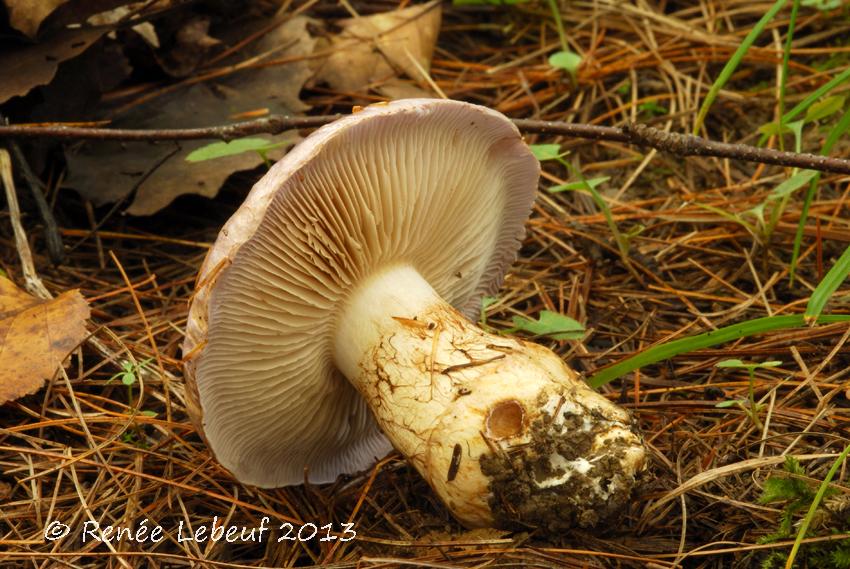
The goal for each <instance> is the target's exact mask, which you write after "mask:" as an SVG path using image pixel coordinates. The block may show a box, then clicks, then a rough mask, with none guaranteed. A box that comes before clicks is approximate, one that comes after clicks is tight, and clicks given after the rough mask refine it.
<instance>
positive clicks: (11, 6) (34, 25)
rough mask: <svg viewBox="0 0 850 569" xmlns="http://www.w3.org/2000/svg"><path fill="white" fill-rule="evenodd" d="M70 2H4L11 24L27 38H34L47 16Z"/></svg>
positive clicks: (23, 0) (37, 0)
mask: <svg viewBox="0 0 850 569" xmlns="http://www.w3.org/2000/svg"><path fill="white" fill-rule="evenodd" d="M66 2H68V0H4V3H5V4H6V9H7V10H9V24H10V25H11V26H12V27H13V28H15V29H16V30H18V31H19V32H22V33H23V34H24V35H26V36H27V37H31V38H34V37H35V36H36V34H38V28H39V27H40V26H41V23H42V22H43V21H44V19H45V18H47V16H49V15H50V14H52V13H53V11H54V10H56V8H58V7H59V6H61V5H62V4H65V3H66Z"/></svg>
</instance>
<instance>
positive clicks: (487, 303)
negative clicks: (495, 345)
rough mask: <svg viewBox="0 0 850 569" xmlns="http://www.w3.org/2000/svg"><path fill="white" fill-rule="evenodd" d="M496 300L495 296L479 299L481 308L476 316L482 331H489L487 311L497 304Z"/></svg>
mask: <svg viewBox="0 0 850 569" xmlns="http://www.w3.org/2000/svg"><path fill="white" fill-rule="evenodd" d="M498 300H499V299H498V298H496V297H495V296H482V297H481V308H480V311H479V314H478V323H479V324H480V325H481V327H482V328H483V329H484V330H486V331H488V332H489V331H490V325H489V324H487V309H488V308H490V307H491V306H493V305H494V304H495V303H496V302H498Z"/></svg>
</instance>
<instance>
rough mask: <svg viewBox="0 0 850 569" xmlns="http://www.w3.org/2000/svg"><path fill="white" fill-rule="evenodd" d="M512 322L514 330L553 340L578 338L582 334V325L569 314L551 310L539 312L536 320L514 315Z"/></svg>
mask: <svg viewBox="0 0 850 569" xmlns="http://www.w3.org/2000/svg"><path fill="white" fill-rule="evenodd" d="M513 322H514V327H515V329H516V330H521V331H523V332H528V333H530V334H534V335H535V336H548V337H550V338H552V339H554V340H579V339H581V338H582V336H584V326H582V325H581V324H580V323H578V322H576V321H575V320H573V319H572V318H570V317H569V316H564V315H563V314H560V313H558V312H552V311H551V310H543V311H542V312H540V316H539V319H538V320H532V319H530V318H527V317H525V316H514V318H513Z"/></svg>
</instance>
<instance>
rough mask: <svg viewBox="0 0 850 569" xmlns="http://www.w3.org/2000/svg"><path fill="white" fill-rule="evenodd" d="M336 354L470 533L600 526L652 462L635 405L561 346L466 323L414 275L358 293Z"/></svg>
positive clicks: (395, 275)
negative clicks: (571, 360) (605, 392)
mask: <svg viewBox="0 0 850 569" xmlns="http://www.w3.org/2000/svg"><path fill="white" fill-rule="evenodd" d="M335 350H336V351H335V357H336V363H337V366H338V367H339V368H340V370H341V371H342V372H343V373H344V374H345V375H346V377H348V379H349V380H350V381H351V382H352V383H353V384H354V385H355V387H357V389H358V390H359V391H360V393H361V394H362V395H363V397H364V398H365V399H366V401H367V402H368V403H369V405H370V407H371V409H372V411H373V413H374V415H375V417H376V419H377V421H378V423H379V425H380V426H381V428H382V429H383V431H384V433H385V434H386V435H387V437H388V438H389V439H390V441H391V442H392V443H393V445H394V446H395V447H396V448H397V449H398V450H399V451H401V452H402V453H403V454H404V455H405V456H406V457H407V458H408V460H409V461H410V462H411V463H412V464H413V465H414V466H415V467H416V469H417V470H418V471H419V472H420V473H421V474H422V475H423V477H424V478H425V479H426V480H427V481H428V482H429V484H430V485H431V487H432V488H433V489H434V490H435V492H436V493H437V494H438V495H439V496H440V498H441V499H442V500H443V502H444V503H445V504H446V505H447V506H448V508H449V509H450V510H451V511H452V513H453V514H454V515H455V516H456V517H457V518H458V519H459V520H460V521H461V522H462V523H464V524H465V525H467V526H469V527H483V526H493V525H500V526H520V527H541V526H542V527H546V528H547V529H548V530H550V531H562V530H564V529H567V528H569V527H572V526H576V525H577V526H583V527H587V526H592V525H595V524H596V523H597V522H599V521H601V520H603V519H605V518H606V517H609V516H610V515H612V514H613V513H615V512H617V511H618V510H620V509H621V508H622V507H623V506H624V505H625V504H627V502H628V497H629V495H630V492H631V490H632V487H633V486H634V484H635V480H636V476H637V475H638V473H639V472H640V471H641V470H642V469H643V467H644V463H645V457H646V452H645V447H644V445H643V441H642V440H641V438H640V436H639V435H638V434H637V432H636V431H635V429H634V427H633V423H632V420H631V417H630V416H629V414H628V413H627V412H626V411H625V410H623V409H621V408H619V407H617V406H616V405H614V404H613V403H611V402H610V401H608V400H607V399H606V398H604V397H602V396H601V395H599V394H597V393H596V392H594V391H592V390H591V389H589V388H588V387H587V386H586V385H585V384H584V382H583V381H581V379H580V378H579V377H578V376H577V375H576V374H575V372H573V371H572V370H571V369H570V368H568V367H567V366H566V365H564V364H563V362H562V361H561V359H560V358H559V357H558V356H557V355H555V354H554V353H553V352H551V351H550V350H548V349H546V348H543V347H541V346H538V345H536V344H530V343H527V342H523V341H520V340H517V339H514V338H507V337H503V336H496V335H493V334H489V333H487V332H485V331H483V330H481V329H480V328H478V327H477V326H475V325H474V324H472V323H471V322H469V321H468V320H467V319H466V318H464V317H463V316H462V315H461V314H460V313H459V312H458V311H457V310H455V309H454V308H452V307H451V305H449V304H448V303H446V302H445V301H444V300H442V299H441V298H440V297H439V295H438V294H437V293H436V292H435V291H434V290H433V289H432V288H431V287H430V286H429V285H428V283H427V282H426V281H425V280H424V279H423V278H422V277H421V275H419V273H418V272H417V271H416V270H414V269H413V268H411V267H408V266H401V267H393V268H390V269H388V270H386V271H384V272H382V273H380V274H378V275H376V276H374V277H372V278H371V279H369V280H368V281H367V282H366V284H365V285H363V286H361V288H360V289H358V290H357V291H356V292H355V294H354V295H353V297H352V298H351V300H350V302H349V304H348V307H347V309H346V310H345V312H344V313H343V315H342V317H341V319H340V322H339V325H338V329H337V336H336V345H335Z"/></svg>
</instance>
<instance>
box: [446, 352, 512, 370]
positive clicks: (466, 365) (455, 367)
mask: <svg viewBox="0 0 850 569" xmlns="http://www.w3.org/2000/svg"><path fill="white" fill-rule="evenodd" d="M503 359H505V354H499V355H498V356H493V357H492V358H489V359H486V360H472V361H468V362H466V363H462V364H456V365H453V366H449V367H447V368H445V369H444V370H443V371H441V372H440V373H442V374H444V375H448V374H450V373H452V372H455V371H460V370H462V369H466V368H470V367H475V366H483V365H486V364H489V363H492V362H495V361H498V360H503Z"/></svg>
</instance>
